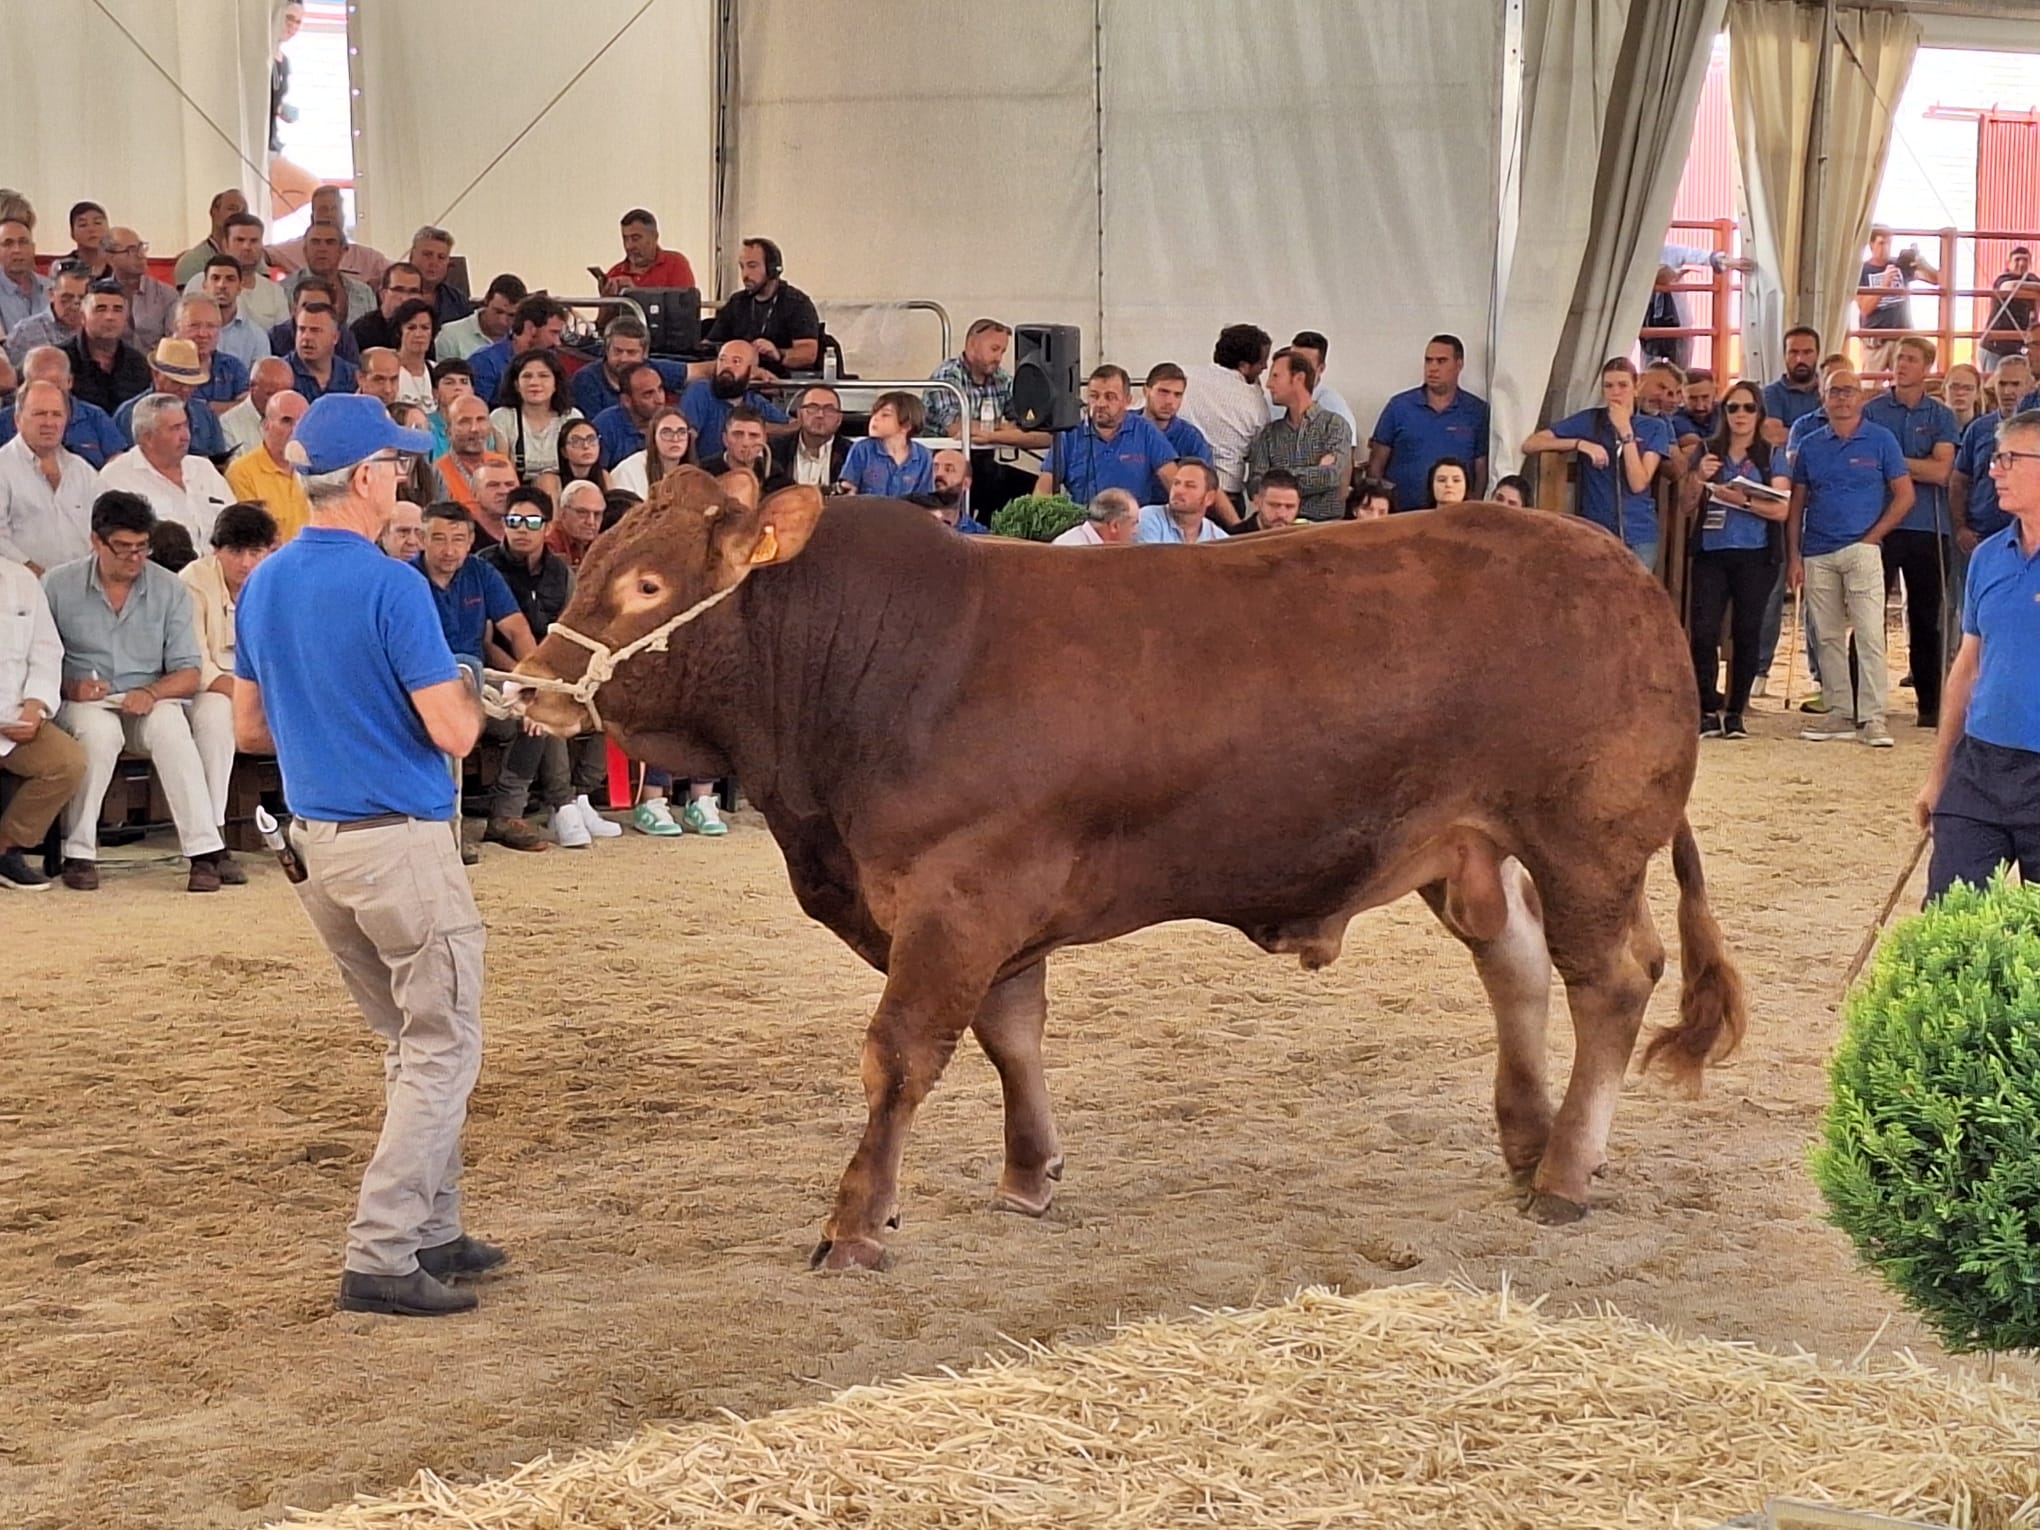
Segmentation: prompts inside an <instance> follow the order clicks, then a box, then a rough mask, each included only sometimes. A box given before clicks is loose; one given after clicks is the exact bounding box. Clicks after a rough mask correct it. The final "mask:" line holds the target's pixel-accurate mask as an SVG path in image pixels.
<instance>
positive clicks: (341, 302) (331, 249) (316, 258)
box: [283, 223, 376, 329]
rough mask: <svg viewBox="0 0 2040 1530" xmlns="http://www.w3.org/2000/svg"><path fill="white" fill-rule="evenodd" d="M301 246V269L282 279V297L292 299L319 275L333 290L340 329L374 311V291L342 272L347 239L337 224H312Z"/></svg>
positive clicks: (356, 278)
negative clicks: (302, 287) (300, 288)
mask: <svg viewBox="0 0 2040 1530" xmlns="http://www.w3.org/2000/svg"><path fill="white" fill-rule="evenodd" d="M304 247H305V263H304V265H303V267H302V268H301V269H299V270H296V271H293V272H292V273H291V274H290V275H289V276H287V277H285V278H284V281H283V295H284V296H285V297H291V296H293V295H294V294H295V293H296V292H297V290H298V288H299V287H301V286H302V285H303V284H304V283H305V282H306V281H307V280H308V279H310V278H311V277H314V276H318V277H324V278H325V280H326V283H327V285H328V286H330V287H331V288H332V289H333V292H334V294H335V296H334V300H333V307H334V309H335V312H336V316H337V317H338V318H339V320H340V327H341V328H342V329H345V328H347V326H348V325H350V324H352V323H353V322H354V321H355V320H356V319H359V318H361V317H363V316H364V315H366V314H371V313H373V312H375V308H376V301H375V290H374V289H373V288H372V287H370V286H369V285H368V284H367V283H366V282H364V281H362V280H361V279H360V278H359V277H353V276H349V275H348V274H347V273H346V272H345V271H344V270H342V269H341V264H342V259H343V257H344V256H345V255H346V253H347V236H346V235H345V234H344V233H342V232H341V230H340V225H339V224H337V223H314V224H313V225H312V226H311V227H310V228H308V229H306V230H305V237H304Z"/></svg>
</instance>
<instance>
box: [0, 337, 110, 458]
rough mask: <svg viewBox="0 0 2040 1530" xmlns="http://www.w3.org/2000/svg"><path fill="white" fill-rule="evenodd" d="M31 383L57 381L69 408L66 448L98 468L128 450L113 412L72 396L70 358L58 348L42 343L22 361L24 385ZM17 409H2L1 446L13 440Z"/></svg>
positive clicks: (0, 418) (65, 439) (0, 416)
mask: <svg viewBox="0 0 2040 1530" xmlns="http://www.w3.org/2000/svg"><path fill="white" fill-rule="evenodd" d="M32 382H48V383H55V384H56V385H57V387H58V388H59V389H61V390H62V392H63V395H64V399H65V405H66V408H67V409H68V410H69V411H70V412H69V417H68V418H67V419H66V421H65V423H64V450H65V451H67V452H71V453H73V454H74V455H76V456H79V457H83V458H84V459H85V461H86V463H87V464H88V465H89V466H90V467H92V468H93V469H94V470H95V471H97V470H98V469H100V468H102V467H105V466H106V464H107V463H108V462H110V461H112V460H113V459H114V458H115V457H117V456H119V455H120V454H121V453H122V452H124V451H126V450H127V449H128V444H127V437H125V436H123V435H122V434H121V433H120V431H119V429H118V428H116V427H115V425H114V423H113V416H112V415H110V414H108V413H107V412H106V411H105V410H104V409H101V408H99V407H98V406H97V405H95V404H88V403H86V402H85V401H84V400H83V399H76V398H72V397H71V359H70V357H69V356H67V355H66V354H65V353H64V352H63V351H62V350H60V349H59V348H58V347H56V346H54V345H39V346H37V347H36V348H35V349H34V350H32V351H30V352H29V353H28V355H27V357H26V358H25V359H24V360H23V362H22V364H21V387H23V388H26V387H27V386H28V385H29V384H30V383H32ZM15 397H16V398H17V399H18V398H19V397H20V394H19V393H18V392H17V393H16V394H15ZM14 411H15V406H14V405H12V404H10V405H8V406H7V408H5V409H0V446H5V445H6V444H7V443H8V442H9V441H12V440H13V439H14Z"/></svg>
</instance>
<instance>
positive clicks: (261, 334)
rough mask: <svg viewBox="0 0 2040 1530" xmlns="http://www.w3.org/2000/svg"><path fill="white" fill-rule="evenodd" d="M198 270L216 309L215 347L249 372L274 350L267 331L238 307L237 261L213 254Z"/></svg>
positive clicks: (238, 278) (239, 269) (238, 282)
mask: <svg viewBox="0 0 2040 1530" xmlns="http://www.w3.org/2000/svg"><path fill="white" fill-rule="evenodd" d="M200 274H201V276H202V277H203V279H204V287H203V291H204V293H205V295H206V296H207V297H209V298H211V299H212V300H213V305H214V307H215V308H217V309H218V310H219V315H220V337H219V341H218V349H219V350H220V352H221V353H222V354H224V355H228V356H232V357H233V358H234V359H235V360H236V361H238V362H240V363H241V365H242V367H243V368H245V369H246V370H247V371H248V372H250V373H251V374H252V373H253V372H254V370H255V363H256V362H258V361H260V360H262V359H263V358H264V357H265V356H269V355H273V354H274V353H273V352H272V351H271V350H270V348H269V331H268V330H266V329H264V328H263V327H262V326H261V325H260V324H257V323H256V322H255V321H254V320H253V319H250V318H249V317H248V315H247V314H245V313H243V312H242V311H241V267H240V265H239V264H238V263H237V262H236V261H235V259H234V257H233V256H231V255H215V256H214V257H213V258H212V259H211V260H209V261H207V262H206V263H205V269H204V271H203V272H201V273H200Z"/></svg>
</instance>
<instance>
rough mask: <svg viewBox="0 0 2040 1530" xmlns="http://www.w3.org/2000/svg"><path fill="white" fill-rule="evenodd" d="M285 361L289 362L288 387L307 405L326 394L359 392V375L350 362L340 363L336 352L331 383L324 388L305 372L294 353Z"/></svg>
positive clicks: (302, 363) (303, 366) (302, 364)
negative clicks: (302, 398)
mask: <svg viewBox="0 0 2040 1530" xmlns="http://www.w3.org/2000/svg"><path fill="white" fill-rule="evenodd" d="M287 359H288V360H289V362H290V385H291V387H292V388H293V389H295V390H296V391H297V392H298V393H300V394H302V395H303V396H304V401H305V402H306V403H308V404H310V403H316V402H317V401H318V400H319V399H321V398H324V397H325V396H326V395H327V394H328V393H359V392H360V391H361V387H360V384H359V382H358V381H357V379H358V378H359V377H360V375H361V374H360V373H359V372H357V371H356V370H355V368H354V366H353V364H352V363H351V362H346V361H342V360H341V359H340V357H339V354H338V353H337V352H336V353H335V354H334V356H333V361H332V367H333V381H332V382H331V384H329V385H328V386H326V387H324V388H322V387H320V386H319V380H318V379H317V378H316V377H314V376H312V374H311V373H309V372H307V371H306V370H305V364H304V362H303V361H301V360H300V359H299V358H298V353H297V352H296V351H292V352H291V353H290V355H289V357H288V358H287Z"/></svg>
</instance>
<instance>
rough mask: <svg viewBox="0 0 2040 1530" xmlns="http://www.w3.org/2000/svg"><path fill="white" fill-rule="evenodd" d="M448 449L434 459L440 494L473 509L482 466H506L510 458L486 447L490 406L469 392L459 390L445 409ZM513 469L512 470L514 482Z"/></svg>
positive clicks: (487, 445)
mask: <svg viewBox="0 0 2040 1530" xmlns="http://www.w3.org/2000/svg"><path fill="white" fill-rule="evenodd" d="M444 412H445V415H446V439H447V451H446V454H445V455H444V456H442V457H441V458H440V459H439V460H438V461H437V462H436V463H434V464H433V466H434V467H436V468H437V469H438V470H439V485H440V491H441V498H444V499H448V500H451V501H452V502H453V503H454V504H456V505H460V506H462V507H464V508H465V509H468V510H470V511H472V510H473V509H474V507H475V502H476V489H477V487H478V485H479V484H480V483H481V480H482V477H483V470H484V469H485V468H489V467H498V466H500V467H505V468H507V467H509V466H510V459H509V458H507V457H505V456H503V455H502V454H501V453H500V452H494V451H491V450H490V449H489V436H490V432H491V430H492V428H493V427H492V426H491V425H490V423H489V406H488V405H487V404H485V403H483V402H482V401H481V400H480V399H479V398H476V397H475V396H474V395H473V394H472V393H467V394H462V395H461V396H460V397H458V398H456V399H455V400H454V401H453V403H452V405H451V406H450V407H449V408H448V409H446V410H445V411H444ZM515 478H516V475H515V473H514V471H513V472H512V474H511V479H512V482H513V483H514V482H515Z"/></svg>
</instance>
